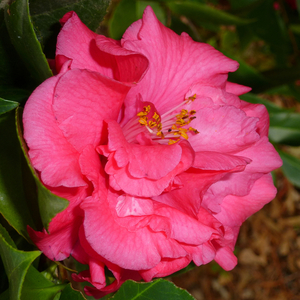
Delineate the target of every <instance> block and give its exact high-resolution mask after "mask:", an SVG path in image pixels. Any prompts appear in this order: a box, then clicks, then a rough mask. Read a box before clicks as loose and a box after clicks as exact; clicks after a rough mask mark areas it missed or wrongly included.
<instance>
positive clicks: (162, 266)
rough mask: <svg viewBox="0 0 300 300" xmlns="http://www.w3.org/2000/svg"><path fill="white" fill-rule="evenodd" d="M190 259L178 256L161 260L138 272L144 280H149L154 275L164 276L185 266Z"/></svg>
mask: <svg viewBox="0 0 300 300" xmlns="http://www.w3.org/2000/svg"><path fill="white" fill-rule="evenodd" d="M190 262H191V259H190V258H189V257H180V258H177V259H169V260H162V261H161V262H160V263H159V264H157V265H156V266H155V267H154V268H152V269H150V270H145V271H144V270H142V271H140V272H139V273H140V274H141V276H142V277H143V279H144V280H145V281H151V280H152V279H153V278H154V277H165V276H169V275H171V274H172V273H175V272H177V271H178V270H181V269H183V268H185V267H186V266H187V265H188V264H189V263H190Z"/></svg>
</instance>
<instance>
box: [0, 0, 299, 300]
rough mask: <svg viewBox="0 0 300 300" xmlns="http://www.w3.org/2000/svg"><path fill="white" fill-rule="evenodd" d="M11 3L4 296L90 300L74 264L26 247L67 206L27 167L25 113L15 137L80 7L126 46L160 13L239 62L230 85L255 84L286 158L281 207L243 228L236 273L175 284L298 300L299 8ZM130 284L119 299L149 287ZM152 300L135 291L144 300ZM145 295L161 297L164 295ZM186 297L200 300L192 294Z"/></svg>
mask: <svg viewBox="0 0 300 300" xmlns="http://www.w3.org/2000/svg"><path fill="white" fill-rule="evenodd" d="M8 2H9V1H4V0H2V2H1V4H0V70H1V72H0V137H1V143H0V155H1V160H0V200H1V201H0V212H1V215H2V217H1V219H0V222H1V224H2V226H1V225H0V226H1V227H0V229H1V230H0V254H1V258H2V262H0V298H1V299H4V300H5V299H11V300H19V299H22V300H26V299H28V300H29V299H30V300H31V299H49V300H50V299H55V300H58V299H60V300H64V299H85V298H84V297H86V296H83V294H82V293H80V292H77V291H74V290H73V289H72V288H71V286H70V284H69V283H68V279H70V276H69V273H70V272H72V271H69V270H68V269H67V268H66V267H72V268H73V267H74V268H76V269H77V270H78V268H79V266H78V265H74V264H75V262H74V261H71V262H64V265H62V264H55V263H51V262H49V261H48V260H46V259H45V257H43V256H41V255H40V252H39V251H36V248H34V246H33V245H32V244H30V243H28V234H27V231H26V225H27V224H29V225H31V226H32V227H34V228H36V229H40V228H41V227H42V224H43V225H44V226H45V227H47V225H48V223H49V221H50V220H51V218H52V217H53V216H54V215H55V214H56V213H57V212H59V211H61V210H62V209H63V208H64V205H65V204H64V203H63V201H61V200H59V199H57V198H56V197H55V196H53V195H52V194H50V193H49V192H48V191H47V190H46V189H44V188H43V187H42V186H41V185H40V184H39V182H38V179H37V177H36V176H35V175H34V174H32V171H31V170H30V169H29V168H28V164H27V162H26V160H25V159H24V156H23V153H22V150H21V147H20V145H19V141H18V137H19V138H20V140H21V137H20V136H21V128H20V122H19V121H18V120H19V119H18V116H19V115H20V113H18V112H17V113H16V114H17V118H16V120H17V122H16V123H17V126H18V133H16V128H15V110H16V109H17V110H18V111H20V110H21V107H22V106H23V105H24V104H25V102H26V99H27V98H28V96H29V95H30V94H31V92H32V91H33V89H34V88H35V87H36V86H37V85H38V84H40V83H41V82H42V81H44V80H45V79H46V78H48V77H50V76H51V75H52V71H51V68H50V67H49V65H48V62H47V59H48V61H49V64H50V66H51V59H53V58H54V55H55V41H56V36H57V34H58V32H59V30H60V24H59V19H60V18H61V17H62V16H63V15H64V14H65V13H66V12H68V11H70V10H74V11H76V12H77V14H78V15H79V17H80V18H81V19H82V21H83V22H84V23H85V24H86V25H87V26H88V27H89V28H90V29H92V30H94V31H97V32H98V33H101V34H104V35H106V36H110V37H112V38H114V39H120V38H121V37H122V34H123V33H124V31H125V30H126V28H127V27H128V26H129V25H130V24H132V22H134V21H136V20H138V19H140V18H141V17H142V13H143V10H144V9H145V7H146V6H147V5H151V6H152V8H153V10H154V12H155V14H156V15H157V17H158V19H159V20H160V21H161V22H162V23H163V24H164V25H166V26H168V27H170V28H171V29H172V30H174V31H175V32H177V33H178V34H180V33H181V32H183V31H184V32H187V33H188V34H189V35H190V36H191V37H192V38H193V39H194V40H196V41H198V42H205V43H209V44H211V45H212V46H214V47H215V48H217V49H218V50H220V51H221V52H223V53H224V54H225V55H227V56H229V57H231V58H232V59H235V60H237V61H238V62H239V63H240V68H239V70H238V71H237V72H235V73H233V74H230V75H229V79H230V81H232V82H236V83H240V84H243V85H247V86H250V87H252V91H251V93H248V94H246V95H243V96H241V98H242V99H243V100H246V101H249V102H252V103H262V104H264V105H265V106H266V107H267V109H268V111H269V114H270V132H269V138H270V140H271V142H272V143H273V144H274V145H275V147H276V148H277V150H278V151H279V153H280V156H281V158H282V160H283V166H282V168H281V169H280V170H277V171H275V172H274V174H273V178H274V181H275V184H276V185H277V188H278V195H277V197H276V199H275V200H274V201H272V202H271V203H270V204H268V205H266V206H265V207H264V208H263V209H262V210H261V211H260V212H258V213H257V214H255V215H254V216H252V217H251V218H249V219H248V220H247V222H245V224H244V225H243V226H242V228H241V233H240V236H239V239H238V242H237V248H236V255H237V256H238V258H239V264H238V266H237V267H236V268H235V269H234V270H233V271H230V272H225V271H224V270H222V269H221V268H219V267H218V266H217V264H214V263H210V264H208V265H206V266H201V267H200V268H195V269H193V266H189V267H188V268H187V269H193V270H192V271H189V272H187V273H184V274H181V275H179V276H176V277H172V278H169V280H172V281H173V282H174V283H175V284H176V285H177V286H181V287H183V288H185V289H187V290H188V291H189V292H190V293H191V294H192V295H193V296H194V297H195V298H196V299H199V300H201V299H208V300H209V299H211V300H218V299H226V300H227V299H253V300H254V299H255V300H256V299H264V300H265V299H274V300H276V299H278V300H279V299H291V300H296V299H300V297H299V295H300V214H299V213H300V193H299V191H300V190H299V189H300V56H299V54H300V0H286V1H284V0H277V1H274V0H210V1H208V0H207V1H206V0H189V1H183V0H182V1H165V0H157V1H135V0H121V1H119V0H113V1H111V2H110V1H109V0H64V1H61V0H52V1H40V0H31V1H30V3H29V4H28V1H27V0H16V1H12V2H10V3H9V4H10V5H8V4H7V3H8ZM103 18H104V19H103ZM100 22H101V23H100ZM23 150H24V151H25V152H26V149H25V147H23ZM35 182H36V183H35ZM35 184H37V187H38V189H35V188H34V187H35ZM35 190H37V191H38V192H37V193H35ZM49 203H50V208H49ZM29 208H30V209H29ZM82 267H84V266H80V268H82ZM132 284H133V286H131V285H130V284H128V285H126V286H125V285H124V286H123V287H122V288H121V289H122V291H120V292H118V293H117V294H116V296H115V298H114V299H125V298H124V295H129V294H127V293H129V292H131V293H132V292H133V291H134V290H136V289H137V290H138V289H139V288H140V289H141V290H143V288H142V287H141V285H140V286H139V288H137V287H136V286H135V285H134V283H132ZM160 284H163V288H165V289H170V291H171V292H172V293H173V295H174V299H175V296H176V297H179V296H178V295H179V294H180V292H178V289H176V288H175V287H174V286H169V282H167V281H162V282H161V283H160ZM77 287H78V286H77ZM150 287H151V284H150ZM147 288H148V286H147ZM150 290H151V289H150ZM139 293H140V294H139ZM122 295H123V298H122ZM143 296H144V294H143V292H136V293H135V297H136V298H135V299H143V298H142V297H143ZM128 297H129V296H128ZM128 297H127V298H126V299H130V298H128ZM147 297H150V298H148V299H160V298H159V297H160V296H159V293H157V291H156V292H155V291H154V292H153V293H152V294H151V295H150V296H149V295H147ZM87 298H89V299H92V298H91V297H87ZM106 298H109V297H106ZM161 299H162V298H161ZM172 299H173V298H172ZM176 299H191V298H189V296H188V295H187V294H186V295H181V296H180V298H176Z"/></svg>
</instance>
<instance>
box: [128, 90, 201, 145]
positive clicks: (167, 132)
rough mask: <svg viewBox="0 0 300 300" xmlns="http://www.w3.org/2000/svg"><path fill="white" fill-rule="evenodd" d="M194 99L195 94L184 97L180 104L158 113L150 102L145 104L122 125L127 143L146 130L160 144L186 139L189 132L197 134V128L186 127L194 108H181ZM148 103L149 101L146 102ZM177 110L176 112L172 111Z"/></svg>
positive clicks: (193, 115) (191, 119)
mask: <svg viewBox="0 0 300 300" xmlns="http://www.w3.org/2000/svg"><path fill="white" fill-rule="evenodd" d="M195 99H196V94H195V95H193V96H190V97H188V98H187V99H185V100H184V101H183V102H182V103H181V104H179V105H177V106H176V107H174V108H172V109H171V110H169V111H168V112H166V113H164V114H163V115H160V114H159V113H158V112H157V111H156V109H155V107H154V105H153V104H152V103H150V104H148V105H145V106H144V107H143V110H141V111H140V112H138V113H137V115H136V117H134V118H132V119H131V120H130V121H129V122H128V123H127V124H126V125H125V126H124V127H123V129H122V130H123V133H124V135H125V138H126V140H127V141H128V142H129V143H132V142H134V141H135V137H136V136H137V135H138V134H140V133H142V132H145V131H146V132H148V134H150V136H151V139H152V140H155V141H156V142H158V143H160V144H169V145H172V144H174V143H177V142H179V141H180V140H181V139H182V138H184V139H186V140H187V139H188V138H189V134H198V133H199V132H198V130H197V129H195V128H193V127H188V126H187V125H189V124H190V123H191V122H192V121H193V120H194V119H195V118H196V116H195V114H196V111H195V110H190V111H188V110H186V109H181V110H180V112H179V113H178V110H179V109H180V108H181V107H182V106H183V105H185V104H189V103H191V102H193V101H194V100H195ZM148 103H149V102H148ZM174 111H177V113H174Z"/></svg>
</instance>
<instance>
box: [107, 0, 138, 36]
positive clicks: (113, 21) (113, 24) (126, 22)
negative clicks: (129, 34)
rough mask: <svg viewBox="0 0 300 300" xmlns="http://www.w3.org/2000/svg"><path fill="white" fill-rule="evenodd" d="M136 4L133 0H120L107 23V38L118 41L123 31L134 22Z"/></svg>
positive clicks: (135, 18) (136, 18)
mask: <svg viewBox="0 0 300 300" xmlns="http://www.w3.org/2000/svg"><path fill="white" fill-rule="evenodd" d="M136 10H137V2H136V1H134V0H122V1H121V2H120V3H119V4H118V6H117V7H116V9H115V10H114V13H113V15H112V17H111V18H110V21H109V27H108V28H109V36H110V37H111V38H113V39H120V38H121V37H122V35H123V33H124V32H125V30H126V29H127V28H128V27H129V26H130V25H131V24H132V23H133V22H135V21H136V20H138V17H137V13H136Z"/></svg>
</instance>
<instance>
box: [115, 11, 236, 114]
mask: <svg viewBox="0 0 300 300" xmlns="http://www.w3.org/2000/svg"><path fill="white" fill-rule="evenodd" d="M121 44H122V46H123V47H124V48H126V49H129V50H131V51H136V52H139V53H142V54H143V55H145V56H146V57H147V58H148V59H149V61H151V65H150V66H149V69H148V72H147V74H146V75H145V77H144V78H143V80H141V82H140V83H139V85H138V86H137V87H136V88H134V89H132V90H131V91H130V92H129V94H128V96H127V98H126V105H127V107H126V108H127V110H126V112H125V116H126V117H125V118H127V119H130V118H132V117H133V115H134V113H135V111H134V103H135V99H136V95H137V94H139V93H140V94H141V95H143V98H144V100H145V101H151V102H153V103H154V104H155V105H156V107H157V109H158V110H159V111H160V113H164V112H166V111H168V110H169V108H170V101H172V106H173V105H174V106H176V105H178V104H179V103H181V102H182V101H183V100H184V95H185V93H186V92H187V91H188V89H189V87H190V86H191V85H192V84H193V83H197V82H201V83H203V84H209V85H216V86H221V85H224V83H225V82H226V79H227V75H225V74H226V73H228V72H233V71H235V70H236V69H237V68H238V63H237V62H235V61H233V60H231V59H229V58H227V57H226V56H224V55H223V54H222V53H220V52H219V51H217V50H215V49H214V48H213V47H211V46H210V45H208V44H202V43H196V42H194V41H193V40H192V39H191V38H190V37H189V36H188V35H187V34H185V33H183V34H182V35H181V36H178V35H177V34H175V33H174V32H173V31H172V30H170V29H168V28H166V27H165V26H163V25H162V24H161V23H160V22H159V21H158V20H157V18H156V17H155V15H154V13H153V11H152V9H151V7H147V8H146V9H145V12H144V15H143V19H142V22H141V21H138V22H137V23H134V24H132V25H131V26H130V27H129V28H128V29H127V31H126V32H125V34H124V36H123V39H122V40H121Z"/></svg>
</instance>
